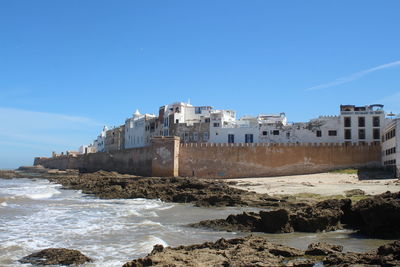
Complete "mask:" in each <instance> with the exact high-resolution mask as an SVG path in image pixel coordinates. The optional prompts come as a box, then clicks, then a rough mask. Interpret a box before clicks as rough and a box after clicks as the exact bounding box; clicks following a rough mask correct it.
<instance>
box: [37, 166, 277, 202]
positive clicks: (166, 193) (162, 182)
mask: <svg viewBox="0 0 400 267" xmlns="http://www.w3.org/2000/svg"><path fill="white" fill-rule="evenodd" d="M43 177H46V178H47V179H49V180H51V181H53V182H56V183H60V184H62V185H63V186H64V188H68V189H77V190H82V192H84V193H87V194H94V195H96V196H98V197H100V198H104V199H111V198H124V199H130V198H147V199H160V200H163V201H166V202H176V203H193V204H195V205H197V206H202V207H207V206H258V207H271V206H272V207H276V206H277V205H279V200H278V202H277V201H276V200H275V199H274V201H272V200H271V198H270V196H268V195H261V194H256V193H253V192H248V191H245V190H241V189H235V188H232V187H229V186H228V185H227V184H226V183H225V182H223V181H221V180H212V179H198V178H196V179H193V178H168V177H162V178H160V177H137V176H133V175H123V174H118V173H115V172H104V171H99V172H95V173H84V174H71V175H60V174H58V175H47V176H43Z"/></svg>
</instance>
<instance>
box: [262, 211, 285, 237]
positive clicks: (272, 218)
mask: <svg viewBox="0 0 400 267" xmlns="http://www.w3.org/2000/svg"><path fill="white" fill-rule="evenodd" d="M260 219H261V221H260V227H259V228H260V230H261V231H262V232H265V233H290V232H293V227H292V225H291V223H290V213H289V211H288V210H287V209H278V210H273V211H260Z"/></svg>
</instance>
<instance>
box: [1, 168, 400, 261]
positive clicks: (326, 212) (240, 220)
mask: <svg viewBox="0 0 400 267" xmlns="http://www.w3.org/2000/svg"><path fill="white" fill-rule="evenodd" d="M0 177H2V178H45V179H48V180H50V181H51V182H54V183H58V184H61V185H62V186H63V188H65V189H75V190H82V192H83V193H86V194H92V195H95V196H97V197H99V198H103V199H132V198H147V199H160V200H162V201H165V202H175V203H191V204H193V205H196V206H201V207H210V206H215V207H224V206H249V207H257V208H260V211H259V212H245V213H243V214H238V215H230V216H228V217H227V218H226V219H217V220H206V221H201V222H199V223H195V224H192V225H191V226H192V227H207V228H212V229H216V230H223V231H241V232H266V233H287V232H293V231H299V232H320V231H334V230H337V229H342V228H351V229H356V230H358V231H359V232H360V233H362V234H364V235H365V236H369V237H372V238H391V239H394V238H399V237H400V224H399V223H398V222H399V221H400V192H397V193H390V192H387V193H384V194H380V195H376V196H369V197H366V198H365V199H361V200H360V201H357V202H352V200H351V199H349V198H346V199H328V200H324V201H319V202H317V201H296V199H290V198H284V197H271V196H269V195H267V194H257V193H254V192H249V191H246V190H241V189H238V188H233V187H231V186H230V185H229V183H226V182H224V181H221V180H211V179H195V180H194V179H190V178H159V177H138V176H133V175H123V174H119V173H115V172H104V171H100V172H96V173H78V172H77V171H73V170H67V171H58V170H48V169H44V168H40V167H24V168H20V169H19V170H18V171H0ZM399 242H400V241H396V242H395V243H391V244H388V245H387V246H382V247H379V248H378V250H377V251H373V252H368V253H351V252H348V253H342V252H341V248H340V247H335V246H333V245H329V244H310V246H309V249H308V250H307V251H300V250H298V249H294V248H289V247H286V246H282V245H278V244H273V243H270V242H268V240H266V239H265V238H263V237H262V236H248V237H245V238H238V239H232V240H225V239H220V240H218V241H217V242H206V243H204V244H201V245H192V246H185V247H184V246H181V247H177V248H170V247H168V248H164V247H162V246H160V245H157V246H155V247H154V249H153V251H152V252H151V253H150V254H149V255H148V256H147V257H144V258H141V259H137V260H133V261H131V262H129V263H126V264H125V265H124V266H126V267H131V266H165V265H167V266H204V263H206V264H208V265H210V266H313V265H314V264H315V263H316V262H323V264H324V265H326V266H349V265H350V264H375V265H381V266H398V265H399V264H400V262H399V260H400V249H399V247H400V243H399ZM51 252H52V251H51ZM53 254H54V253H53ZM56 254H57V253H56ZM74 255H76V254H74ZM78 258H81V259H82V257H80V256H79V255H78ZM25 260H26V259H25Z"/></svg>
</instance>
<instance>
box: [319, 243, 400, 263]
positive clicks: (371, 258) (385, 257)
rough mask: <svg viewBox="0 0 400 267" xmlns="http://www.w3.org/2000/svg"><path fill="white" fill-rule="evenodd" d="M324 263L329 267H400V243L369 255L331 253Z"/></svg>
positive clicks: (383, 247) (390, 244)
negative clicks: (359, 266)
mask: <svg viewBox="0 0 400 267" xmlns="http://www.w3.org/2000/svg"><path fill="white" fill-rule="evenodd" d="M323 263H324V264H325V265H328V266H343V267H344V266H350V265H353V264H360V265H361V264H365V265H368V266H370V265H377V266H400V241H399V240H398V241H395V242H393V243H389V244H386V245H383V246H380V247H379V248H378V249H377V250H376V251H371V252H367V253H355V252H348V253H331V254H329V255H328V256H327V257H326V258H325V259H324V260H323Z"/></svg>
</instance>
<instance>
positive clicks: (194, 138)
mask: <svg viewBox="0 0 400 267" xmlns="http://www.w3.org/2000/svg"><path fill="white" fill-rule="evenodd" d="M211 111H212V107H210V106H192V105H191V104H188V103H183V102H177V103H173V104H170V105H165V106H161V107H160V109H159V116H158V118H159V122H160V127H159V128H160V130H159V133H160V135H161V136H178V137H181V142H184V143H191V142H194V143H197V142H207V141H208V139H209V134H210V114H211Z"/></svg>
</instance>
